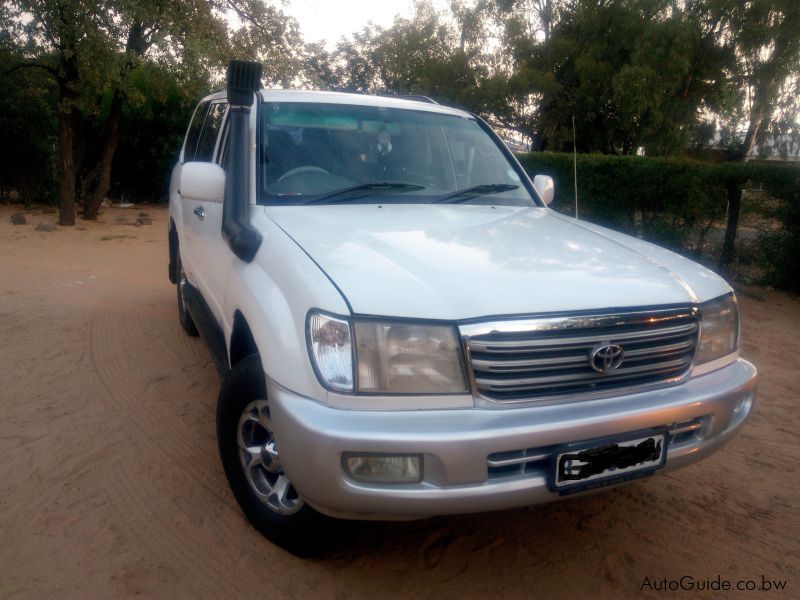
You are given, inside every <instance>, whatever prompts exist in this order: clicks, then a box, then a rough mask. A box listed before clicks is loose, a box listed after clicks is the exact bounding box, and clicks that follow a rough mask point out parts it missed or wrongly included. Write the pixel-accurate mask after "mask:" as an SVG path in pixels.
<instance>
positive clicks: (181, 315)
mask: <svg viewBox="0 0 800 600" xmlns="http://www.w3.org/2000/svg"><path fill="white" fill-rule="evenodd" d="M175 272H176V273H177V275H178V282H177V284H176V286H175V287H177V288H178V320H179V321H180V323H181V327H183V330H184V331H185V332H186V333H187V334H189V335H190V336H192V337H197V336H198V335H199V332H198V331H197V326H196V325H195V324H194V321H193V320H192V315H190V314H189V309H187V308H186V296H185V287H186V285H187V282H186V273H184V272H183V264H182V263H181V254H180V252H177V253H176V256H175Z"/></svg>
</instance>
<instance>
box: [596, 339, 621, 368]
mask: <svg viewBox="0 0 800 600" xmlns="http://www.w3.org/2000/svg"><path fill="white" fill-rule="evenodd" d="M624 355H625V351H624V350H623V349H622V346H620V345H619V344H606V345H605V346H599V347H598V348H595V349H594V350H593V351H592V356H591V357H590V358H589V362H590V363H591V364H592V368H593V369H594V370H595V371H597V372H598V373H608V372H609V371H613V370H614V369H616V368H617V367H618V366H619V365H620V364H621V363H622V357H623V356H624Z"/></svg>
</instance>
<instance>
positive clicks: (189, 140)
mask: <svg viewBox="0 0 800 600" xmlns="http://www.w3.org/2000/svg"><path fill="white" fill-rule="evenodd" d="M207 111H208V100H206V101H205V102H201V103H200V104H198V105H197V109H196V110H195V111H194V116H193V117H192V122H191V123H190V124H189V131H188V132H187V133H186V143H185V144H184V145H183V162H191V161H193V160H194V156H195V152H196V151H197V141H198V140H199V139H200V132H201V131H202V129H203V121H205V119H206V112H207Z"/></svg>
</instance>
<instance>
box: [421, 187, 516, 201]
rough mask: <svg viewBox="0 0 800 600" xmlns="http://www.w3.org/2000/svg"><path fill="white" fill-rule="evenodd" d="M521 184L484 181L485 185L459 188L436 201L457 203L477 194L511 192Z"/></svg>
mask: <svg viewBox="0 0 800 600" xmlns="http://www.w3.org/2000/svg"><path fill="white" fill-rule="evenodd" d="M518 187H519V186H518V185H514V184H513V183H484V184H483V185H473V186H472V187H468V188H464V189H463V190H457V191H455V192H451V193H449V194H445V195H444V196H442V197H440V198H437V199H436V200H434V202H436V203H439V202H444V203H456V202H461V201H462V200H469V199H470V198H475V197H477V196H485V195H486V194H499V193H500V192H509V191H511V190H515V189H517V188H518Z"/></svg>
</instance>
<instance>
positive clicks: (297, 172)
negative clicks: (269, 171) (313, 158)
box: [275, 165, 331, 183]
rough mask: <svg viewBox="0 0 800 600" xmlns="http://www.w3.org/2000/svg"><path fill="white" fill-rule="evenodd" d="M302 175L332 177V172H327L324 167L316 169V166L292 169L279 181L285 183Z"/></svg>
mask: <svg viewBox="0 0 800 600" xmlns="http://www.w3.org/2000/svg"><path fill="white" fill-rule="evenodd" d="M301 173H322V174H323V175H330V174H331V173H330V171H326V170H325V169H323V168H322V167H316V166H314V165H305V166H303V167H296V168H294V169H290V170H288V171H286V173H284V174H283V175H281V176H280V177H278V179H277V181H276V182H275V183H277V182H278V181H283V180H284V179H288V178H289V177H294V176H295V175H300V174H301Z"/></svg>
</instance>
